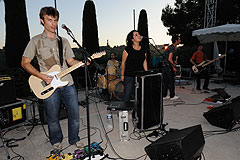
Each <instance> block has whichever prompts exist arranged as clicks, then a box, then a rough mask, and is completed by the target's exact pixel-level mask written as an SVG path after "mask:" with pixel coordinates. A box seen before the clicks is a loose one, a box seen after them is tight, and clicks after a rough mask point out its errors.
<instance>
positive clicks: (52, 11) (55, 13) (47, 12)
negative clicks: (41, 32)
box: [39, 7, 59, 25]
mask: <svg viewBox="0 0 240 160" xmlns="http://www.w3.org/2000/svg"><path fill="white" fill-rule="evenodd" d="M45 15H49V16H53V17H57V19H59V12H58V10H57V9H55V8H53V7H43V8H41V10H40V13H39V17H40V19H42V20H44V16H45ZM41 24H42V22H41ZM42 25H43V24H42Z"/></svg>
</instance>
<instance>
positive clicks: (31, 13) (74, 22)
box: [0, 0, 175, 48]
mask: <svg viewBox="0 0 240 160" xmlns="http://www.w3.org/2000/svg"><path fill="white" fill-rule="evenodd" d="M93 1H94V4H95V8H96V15H97V24H98V36H99V44H100V46H104V45H106V44H107V40H109V44H110V46H112V47H113V46H114V45H125V39H126V36H127V34H128V32H130V31H131V30H132V29H133V27H134V23H133V9H135V15H136V16H135V20H136V21H135V22H136V28H137V23H138V17H139V13H140V11H141V10H142V9H145V10H146V12H147V17H148V31H149V37H151V38H153V39H154V41H155V43H156V44H165V43H170V40H171V37H170V36H168V35H167V28H165V27H164V26H163V24H162V21H161V14H162V9H163V8H164V7H165V6H166V5H167V4H170V5H171V6H173V4H174V1H175V0H93ZM84 3H85V0H57V9H58V10H59V12H60V19H59V26H61V25H62V24H66V25H67V26H68V27H69V28H70V29H71V30H72V32H73V33H74V35H75V37H76V40H77V41H78V42H79V43H80V44H82V13H83V7H84ZM44 6H54V0H26V8H27V18H28V25H29V31H30V37H33V36H34V35H36V34H39V33H41V32H42V31H43V27H42V26H41V25H40V21H39V11H40V9H41V8H42V7H44ZM4 10H5V8H4V2H3V1H0V48H2V46H4V44H5V20H4V14H5V13H4ZM16 27H17V26H16ZM59 34H60V35H61V36H64V37H66V38H67V39H68V40H69V42H70V44H71V46H72V47H76V45H75V44H74V43H73V42H72V39H71V38H70V37H69V35H67V34H66V32H65V30H63V29H62V28H61V27H60V28H59Z"/></svg>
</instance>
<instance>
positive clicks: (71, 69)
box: [57, 62, 84, 78]
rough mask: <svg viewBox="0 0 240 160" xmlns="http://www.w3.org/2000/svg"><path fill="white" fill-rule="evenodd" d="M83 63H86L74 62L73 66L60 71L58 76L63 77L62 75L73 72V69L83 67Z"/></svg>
mask: <svg viewBox="0 0 240 160" xmlns="http://www.w3.org/2000/svg"><path fill="white" fill-rule="evenodd" d="M82 65H84V63H82V62H78V63H76V64H74V65H73V66H71V67H69V68H67V69H66V70H64V71H62V72H60V73H58V74H57V76H58V77H59V78H62V77H64V76H65V75H67V74H68V73H70V72H72V71H73V70H75V69H77V68H79V67H81V66H82Z"/></svg>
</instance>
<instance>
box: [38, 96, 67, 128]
mask: <svg viewBox="0 0 240 160" xmlns="http://www.w3.org/2000/svg"><path fill="white" fill-rule="evenodd" d="M39 101H40V102H39V117H40V121H41V122H42V123H43V124H47V112H46V110H45V109H44V106H43V104H42V101H41V100H39ZM67 117H68V115H67V109H66V107H65V105H64V104H61V105H60V108H59V119H60V120H61V119H65V118H67Z"/></svg>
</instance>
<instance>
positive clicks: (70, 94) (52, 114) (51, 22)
mask: <svg viewBox="0 0 240 160" xmlns="http://www.w3.org/2000/svg"><path fill="white" fill-rule="evenodd" d="M39 16H40V22H41V24H42V25H43V26H44V31H43V32H42V33H41V34H39V35H36V36H34V37H33V38H32V39H31V40H30V41H29V43H28V45H27V47H26V49H25V51H24V54H23V57H22V62H21V65H22V67H23V68H24V69H25V70H26V71H28V72H29V73H30V74H32V75H34V76H36V77H38V78H40V79H42V80H43V81H45V83H46V84H50V83H51V81H52V79H53V76H51V75H46V74H43V73H41V72H46V71H48V70H49V69H50V68H51V67H52V66H53V65H56V64H58V65H60V66H61V70H65V69H67V68H68V66H67V65H69V66H72V65H74V64H76V63H78V62H79V61H77V60H75V59H74V53H73V51H72V49H71V46H70V44H69V42H68V41H67V39H65V38H62V48H63V51H62V53H63V62H62V65H61V63H60V58H59V57H60V56H59V47H58V44H59V41H58V40H59V39H60V38H59V36H58V35H57V34H56V28H57V26H58V19H59V12H58V11H57V10H56V9H55V8H53V7H43V8H42V9H41V10H40V14H39ZM35 56H36V57H37V60H38V64H39V67H40V71H41V72H39V71H38V70H37V69H36V68H34V67H33V66H32V65H31V61H32V59H33V58H34V57H35ZM62 80H63V81H68V82H69V83H68V85H67V86H64V87H61V88H57V89H56V91H55V92H54V93H53V94H52V95H51V96H50V97H48V98H47V99H44V100H43V105H44V109H45V110H46V112H47V115H48V116H47V121H48V132H49V139H50V143H51V144H52V146H53V149H55V150H61V149H62V145H61V142H62V140H63V134H62V130H61V127H60V123H59V106H60V103H61V102H63V103H64V104H65V106H66V108H67V113H68V118H69V119H68V141H69V144H71V145H76V147H78V148H79V147H82V146H81V143H80V137H79V135H78V134H79V107H78V94H77V91H76V88H75V86H74V84H73V79H72V76H71V75H70V74H67V75H66V76H64V77H63V78H62Z"/></svg>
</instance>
